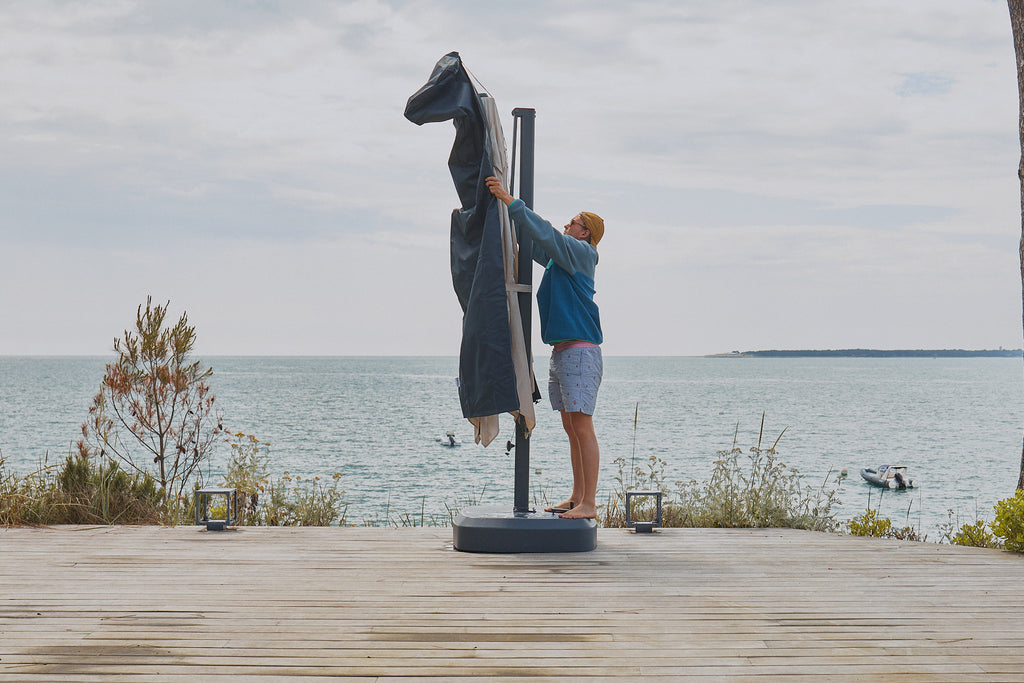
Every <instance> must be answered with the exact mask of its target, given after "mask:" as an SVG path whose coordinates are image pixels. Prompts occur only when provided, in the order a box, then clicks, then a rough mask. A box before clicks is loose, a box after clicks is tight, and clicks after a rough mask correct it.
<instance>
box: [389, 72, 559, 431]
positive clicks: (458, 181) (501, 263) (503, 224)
mask: <svg viewBox="0 0 1024 683" xmlns="http://www.w3.org/2000/svg"><path fill="white" fill-rule="evenodd" d="M405 117H406V118H407V119H409V120H410V121H412V122H413V123H415V124H417V125H422V124H424V123H436V122H439V121H448V120H451V121H452V122H453V123H454V124H455V142H454V144H453V145H452V151H451V154H450V155H449V157H448V168H449V170H450V172H451V176H452V181H453V182H454V183H455V190H456V192H457V193H458V196H459V201H460V202H461V204H462V206H461V207H460V208H457V209H455V210H453V211H452V217H451V269H452V284H453V285H454V288H455V294H456V296H457V297H458V300H459V304H460V306H461V307H462V312H463V319H462V346H461V349H460V353H459V400H460V403H461V404H462V414H463V416H464V417H466V418H467V419H469V421H470V422H471V423H472V424H473V428H474V437H475V439H476V442H477V443H482V444H483V445H484V446H486V445H488V444H489V443H490V442H491V441H492V440H493V439H494V437H496V436H497V435H498V431H499V430H498V415H500V414H501V413H512V414H513V415H515V416H516V418H517V419H518V418H519V417H521V418H522V420H523V423H524V427H525V430H526V433H527V435H528V434H529V433H530V431H531V430H532V429H533V427H534V425H535V422H536V418H535V414H534V410H533V402H534V401H535V400H537V399H539V392H538V391H537V388H536V380H535V378H534V376H533V369H532V363H531V362H530V360H531V359H530V358H529V357H528V353H527V349H526V340H525V338H524V335H523V325H522V319H521V317H520V310H519V300H518V296H517V292H519V291H521V289H522V286H521V285H519V284H517V283H518V278H517V272H518V246H517V244H516V241H515V234H514V232H513V230H512V223H511V220H510V219H509V216H508V209H507V207H506V206H505V205H504V203H502V202H500V201H498V200H497V199H495V198H494V197H493V196H492V195H491V193H490V192H489V191H488V190H487V187H486V185H485V184H484V179H485V178H486V177H488V176H495V177H498V178H501V179H502V181H503V182H504V181H505V178H506V175H507V165H508V164H507V161H506V156H505V136H504V134H503V133H502V130H501V122H500V120H499V117H498V115H497V107H496V105H495V103H494V100H493V98H491V97H490V96H488V95H486V94H484V93H481V92H479V91H478V90H477V88H476V86H475V85H474V84H473V82H472V79H471V78H470V76H469V73H468V72H467V71H466V69H465V67H464V66H463V65H462V59H461V58H460V57H459V54H458V53H457V52H452V53H449V54H447V55H445V56H444V57H442V58H441V60H440V61H438V63H437V65H436V66H435V67H434V71H433V72H432V73H431V75H430V78H429V80H428V81H427V83H426V84H425V85H424V86H423V87H422V88H420V89H419V90H418V91H417V92H416V93H415V94H413V95H412V97H410V98H409V101H408V103H407V104H406V107H405ZM506 186H507V184H506ZM526 267H527V268H528V267H530V264H529V263H527V264H526Z"/></svg>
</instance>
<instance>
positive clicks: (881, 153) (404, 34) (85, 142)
mask: <svg viewBox="0 0 1024 683" xmlns="http://www.w3.org/2000/svg"><path fill="white" fill-rule="evenodd" d="M450 51H458V52H459V53H460V54H461V55H462V58H463V61H464V63H465V65H466V66H467V67H468V69H469V70H470V71H471V72H472V73H473V75H474V76H475V77H476V78H477V79H478V80H479V81H480V82H481V83H482V84H483V85H484V86H486V88H487V89H488V90H489V91H490V93H491V94H492V95H493V97H494V98H495V99H496V101H497V103H498V107H499V109H500V110H501V111H502V112H503V117H504V119H503V125H504V127H505V131H506V135H507V136H509V138H510V137H511V132H512V118H511V111H512V109H513V108H515V107H533V108H535V109H536V110H537V120H536V121H537V167H536V202H535V208H536V209H537V211H538V212H539V213H541V214H542V215H544V216H546V217H547V218H548V219H549V220H551V221H552V222H553V223H555V225H557V226H561V225H563V224H564V223H565V222H566V221H567V220H568V219H569V218H570V217H571V216H572V215H574V214H576V213H578V212H579V211H581V210H586V211H594V212H596V213H599V214H600V215H602V216H603V217H604V219H605V222H606V225H607V233H606V236H605V238H604V240H603V241H602V242H601V246H600V253H601V261H600V264H599V266H598V271H597V278H596V284H597V290H598V293H597V300H598V303H599V305H600V307H601V315H602V322H603V326H604V334H605V347H604V348H605V353H606V354H613V355H624V354H638V355H640V354H658V355H697V354H707V353H716V352H723V351H731V350H748V349H765V348H849V347H873V348H996V347H999V346H1003V347H1007V348H1018V347H1019V346H1020V344H1021V282H1020V271H1019V262H1018V253H1017V242H1018V240H1019V238H1020V225H1021V217H1020V189H1019V184H1018V180H1017V163H1018V160H1019V155H1020V144H1019V140H1018V137H1017V135H1018V134H1017V116H1018V103H1017V87H1016V72H1015V67H1014V54H1013V44H1012V38H1011V33H1010V20H1009V16H1008V11H1007V7H1006V3H1005V2H1002V1H989V0H901V2H892V1H891V0H880V1H864V2H821V1H820V0H808V1H804V0H788V1H787V0H759V1H757V2H753V1H746V2H740V1H736V0H714V1H712V0H706V1H703V2H678V1H675V0H665V1H663V2H647V1H643V0H631V1H630V2H628V3H627V2H619V1H618V0H615V1H613V2H612V1H609V2H594V1H592V0H589V1H586V2H551V1H545V2H529V1H527V2H509V3H503V4H502V5H500V6H499V5H498V4H494V3H478V2H468V1H467V2H434V1H430V2H418V1H410V2H402V1H397V0H396V1H394V2H384V1H381V0H365V1H359V2H332V1H328V0H323V1H316V0H309V1H295V0H287V1H285V0H280V1H276V2H275V1H273V0H267V1H262V2H255V1H252V2H241V1H238V2H213V1H211V0H197V1H194V2H189V1H186V0H174V1H169V0H168V1H164V2H155V1H154V2H130V1H125V0H120V1H117V2H114V1H110V2H103V1H97V0H94V1H90V2H47V1H45V0H27V1H25V2H5V3H4V4H3V8H2V9H0V255H2V269H0V354H19V355H30V354H31V355H45V354H75V355H78V354H89V355H105V354H109V353H110V352H111V347H112V340H113V337H114V336H116V335H117V334H118V333H119V332H121V331H122V330H123V329H124V328H125V327H126V326H128V325H130V324H131V323H132V322H133V321H134V315H135V309H136V307H137V306H138V305H139V304H140V303H144V302H145V300H146V296H147V295H152V296H153V298H154V299H155V300H156V301H161V302H162V301H166V300H170V301H171V310H172V314H173V315H174V316H177V315H180V313H181V312H182V311H187V312H188V314H189V317H190V320H191V321H192V322H193V323H194V324H195V325H196V326H197V331H198V345H197V350H198V352H199V353H200V354H201V355H241V354H295V355H300V354H317V355H356V354H359V355H363V354H369V355H388V354H405V355H418V354H431V355H434V354H440V355H456V354H457V353H458V347H459V339H460V336H461V331H460V321H461V310H460V309H459V305H458V302H457V300H456V298H455V294H454V292H453V290H452V286H451V279H450V271H449V267H448V255H447V254H448V229H449V216H450V212H451V210H452V208H454V207H455V206H456V204H457V198H456V195H455V191H454V188H453V186H452V183H451V178H450V176H449V175H448V170H447V166H446V162H447V157H448V153H449V151H450V148H451V144H452V141H453V138H454V129H453V128H452V126H451V124H450V123H438V124H428V125H425V126H422V127H417V126H415V125H413V124H411V123H409V122H408V121H407V120H406V119H405V118H403V116H402V112H403V109H404V107H405V103H406V100H407V99H408V97H409V96H410V95H411V94H412V93H413V92H415V91H416V90H417V89H419V88H420V87H421V86H422V85H423V83H424V82H425V81H426V80H427V78H428V76H429V75H430V72H431V70H432V68H433V66H434V64H435V63H436V62H437V60H438V59H439V58H440V57H441V56H443V55H444V54H446V53H448V52H450ZM536 277H537V278H539V273H538V275H537V276H536ZM538 353H543V351H540V350H538Z"/></svg>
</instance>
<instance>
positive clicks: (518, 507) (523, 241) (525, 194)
mask: <svg viewBox="0 0 1024 683" xmlns="http://www.w3.org/2000/svg"><path fill="white" fill-rule="evenodd" d="M512 116H513V117H515V119H516V121H517V122H520V121H521V122H522V125H521V126H519V133H520V136H521V141H522V145H521V154H522V156H521V157H520V160H519V198H520V199H522V200H523V202H524V203H525V204H526V206H528V207H529V208H531V209H532V208H533V158H534V157H533V148H534V130H535V127H534V123H535V120H536V118H537V110H535V109H523V108H516V109H513V110H512ZM513 144H515V141H514V140H513ZM512 172H513V175H514V174H515V169H512ZM516 239H517V241H518V242H519V273H518V275H519V284H521V285H527V286H528V288H527V291H525V292H519V294H518V296H519V312H520V317H521V318H522V321H523V339H524V340H525V341H526V357H527V359H528V361H529V363H530V366H531V367H532V366H533V351H532V348H531V347H532V327H533V325H532V320H533V309H532V304H533V293H532V291H531V289H532V284H533V240H532V239H530V236H529V235H527V234H525V233H523V232H518V231H517V235H516ZM531 374H532V373H531ZM530 390H531V392H532V390H533V387H530ZM515 461H516V465H515V467H516V469H515V489H514V491H515V493H514V499H513V503H514V504H513V510H514V511H515V512H517V513H523V512H531V510H530V438H529V436H527V434H526V429H525V427H524V425H523V418H522V417H520V418H519V419H518V420H516V458H515Z"/></svg>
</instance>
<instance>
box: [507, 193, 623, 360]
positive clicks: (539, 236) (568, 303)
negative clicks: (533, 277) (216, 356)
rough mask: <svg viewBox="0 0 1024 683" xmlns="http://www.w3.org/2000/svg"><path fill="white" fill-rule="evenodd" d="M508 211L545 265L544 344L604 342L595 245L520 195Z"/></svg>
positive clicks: (540, 298)
mask: <svg viewBox="0 0 1024 683" xmlns="http://www.w3.org/2000/svg"><path fill="white" fill-rule="evenodd" d="M508 212H509V215H510V216H511V217H512V221H513V222H514V223H515V224H516V227H518V228H519V229H520V230H524V231H526V233H528V234H529V235H530V237H532V238H533V260H534V261H536V262H537V263H539V264H541V265H542V266H544V277H543V278H542V279H541V281H540V287H539V288H538V289H537V308H538V309H539V312H540V336H541V339H543V340H544V343H545V344H558V343H559V342H564V341H585V342H590V343H591V344H600V343H601V342H603V341H604V337H603V335H602V334H601V316H600V315H599V313H598V310H597V304H596V303H594V271H595V269H596V268H597V249H595V248H594V247H593V246H592V245H591V244H590V243H589V242H584V241H582V240H578V239H576V238H575V237H570V236H568V235H564V234H562V232H561V231H559V230H558V229H557V228H555V227H554V226H553V225H551V223H549V222H547V221H546V220H544V219H543V218H541V217H540V216H538V215H537V214H536V213H534V212H533V211H531V210H530V209H529V208H527V206H526V204H525V203H524V202H523V200H521V199H516V200H515V201H513V202H512V203H511V204H510V205H509V207H508Z"/></svg>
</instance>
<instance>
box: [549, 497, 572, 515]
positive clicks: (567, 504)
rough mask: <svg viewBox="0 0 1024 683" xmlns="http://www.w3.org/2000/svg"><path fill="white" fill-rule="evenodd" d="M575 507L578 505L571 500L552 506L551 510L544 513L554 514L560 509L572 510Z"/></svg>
mask: <svg viewBox="0 0 1024 683" xmlns="http://www.w3.org/2000/svg"><path fill="white" fill-rule="evenodd" d="M575 506H576V503H575V502H573V501H572V500H571V499H570V500H566V501H565V502H564V503H559V504H558V505H552V506H551V507H549V508H544V512H554V511H555V510H556V509H559V510H571V509H573V508H574V507H575Z"/></svg>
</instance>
